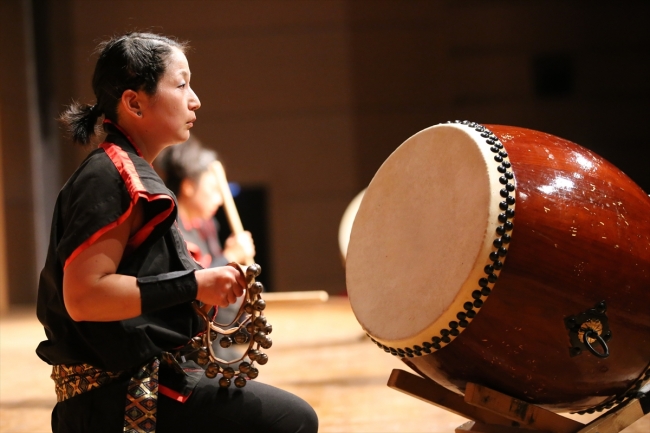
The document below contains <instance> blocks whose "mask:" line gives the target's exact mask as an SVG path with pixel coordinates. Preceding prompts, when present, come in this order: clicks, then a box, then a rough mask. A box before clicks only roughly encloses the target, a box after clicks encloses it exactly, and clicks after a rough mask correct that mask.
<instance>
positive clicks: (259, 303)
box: [253, 299, 266, 311]
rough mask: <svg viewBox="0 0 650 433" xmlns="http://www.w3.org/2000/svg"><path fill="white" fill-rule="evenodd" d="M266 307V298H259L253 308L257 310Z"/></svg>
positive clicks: (262, 309)
mask: <svg viewBox="0 0 650 433" xmlns="http://www.w3.org/2000/svg"><path fill="white" fill-rule="evenodd" d="M265 308H266V302H264V299H258V300H257V301H255V302H254V303H253V309H255V310H257V311H264V309H265Z"/></svg>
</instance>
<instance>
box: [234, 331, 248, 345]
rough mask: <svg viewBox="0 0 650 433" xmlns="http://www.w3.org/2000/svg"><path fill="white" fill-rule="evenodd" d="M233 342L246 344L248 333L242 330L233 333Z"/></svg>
mask: <svg viewBox="0 0 650 433" xmlns="http://www.w3.org/2000/svg"><path fill="white" fill-rule="evenodd" d="M235 343H237V344H246V343H248V335H246V334H244V333H243V332H238V333H236V334H235Z"/></svg>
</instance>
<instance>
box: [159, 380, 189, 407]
mask: <svg viewBox="0 0 650 433" xmlns="http://www.w3.org/2000/svg"><path fill="white" fill-rule="evenodd" d="M158 392H159V393H161V394H162V395H166V396H167V397H169V398H171V399H172V400H176V401H177V402H179V403H185V402H186V401H187V399H188V398H190V395H192V393H189V394H188V395H183V394H181V393H180V392H177V391H174V390H173V389H171V388H167V387H166V386H165V385H161V384H158Z"/></svg>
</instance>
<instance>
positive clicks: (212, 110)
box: [0, 0, 650, 303]
mask: <svg viewBox="0 0 650 433" xmlns="http://www.w3.org/2000/svg"><path fill="white" fill-rule="evenodd" d="M21 3H22V0H2V2H0V4H1V8H2V13H1V14H0V15H1V17H0V20H2V26H1V28H0V35H2V37H3V40H2V42H1V48H2V49H1V50H0V56H1V59H2V63H1V64H2V81H0V89H1V90H2V96H3V99H2V101H3V105H2V107H3V109H4V111H3V112H4V114H5V119H4V124H5V125H9V126H6V127H5V128H4V129H3V130H2V131H1V134H2V139H3V146H4V147H3V152H4V158H5V159H4V163H3V165H2V170H3V173H2V176H3V179H4V181H5V197H4V204H5V210H6V226H7V227H9V228H11V229H10V230H7V249H8V251H11V254H8V255H7V260H8V266H9V273H8V276H9V285H10V289H11V290H10V294H11V299H10V301H11V303H20V302H29V301H30V300H33V296H34V293H35V290H34V284H33V281H35V278H36V274H37V272H38V269H39V268H40V266H41V265H42V264H35V263H33V262H34V257H35V253H34V238H33V230H32V229H31V226H30V225H27V224H25V221H26V220H29V219H30V218H32V219H33V212H34V211H33V209H32V208H33V200H32V197H31V196H30V195H31V186H30V182H31V177H32V176H31V174H30V171H31V165H30V164H31V163H30V156H29V154H28V153H29V151H28V150H26V149H27V148H28V147H27V146H26V145H25V143H27V142H28V132H27V131H28V128H29V126H28V125H27V124H26V122H25V119H26V115H25V113H26V110H27V107H26V103H25V96H24V95H25V93H26V89H25V86H26V81H25V78H24V76H23V74H21V73H20V72H19V73H18V74H15V73H13V72H14V70H18V71H21V70H22V69H21V68H23V66H22V65H24V62H25V58H24V52H23V49H22V48H21V46H23V45H21V44H24V41H23V40H22V38H23V36H22V34H23V33H22V31H23V30H22V26H23V22H22V15H21V11H20V5H21ZM36 3H38V4H40V5H41V6H42V5H43V4H47V3H44V2H36ZM649 9H650V3H648V2H641V1H631V2H626V3H625V4H624V5H619V4H617V3H616V4H615V3H611V2H592V3H588V4H587V3H576V2H562V1H547V0H539V1H527V2H521V1H514V0H489V1H488V0H485V1H484V0H481V1H476V0H466V1H453V2H452V1H443V0H440V1H434V0H411V1H408V2H406V1H404V2H398V1H394V0H372V1H365V0H333V1H329V0H322V1H311V2H308V1H293V0H287V1H280V0H250V1H245V2H244V1H220V0H214V1H208V0H195V1H188V0H183V1H181V0H139V1H132V0H112V1H109V0H57V2H56V7H51V8H50V10H49V11H48V12H47V13H48V14H49V17H50V18H49V26H50V27H49V28H48V29H47V32H48V34H49V35H50V38H49V40H48V44H49V51H48V52H49V53H50V63H49V66H50V67H49V68H48V70H49V71H50V74H51V79H52V82H53V83H54V86H53V87H52V88H51V89H50V91H51V92H52V97H51V99H52V101H54V102H55V106H54V107H53V109H52V110H51V112H53V113H55V112H58V111H59V110H60V109H61V107H62V106H63V105H64V104H65V103H67V102H69V101H70V99H72V98H77V99H79V100H81V101H84V102H86V101H92V94H91V88H90V77H91V74H92V68H93V66H94V61H95V58H94V56H93V55H92V54H91V52H92V50H93V48H94V47H95V45H96V43H97V42H99V41H100V40H102V39H104V38H105V37H106V36H108V35H112V34H118V33H122V32H124V31H127V30H132V29H150V30H152V31H155V32H159V33H164V34H170V35H175V36H177V37H179V38H181V39H187V40H189V41H190V43H191V45H192V47H193V50H192V51H191V52H190V53H189V61H190V66H191V68H192V72H193V78H192V85H193V87H194V88H195V90H196V91H197V93H198V94H199V96H200V98H201V101H202V103H203V106H202V108H201V110H200V111H199V113H198V116H199V120H198V122H197V124H196V127H195V130H194V131H195V133H196V135H197V136H198V137H200V138H201V139H202V140H203V141H204V142H205V143H206V144H207V145H209V146H213V147H214V148H216V149H217V150H218V151H219V152H220V154H221V156H222V158H223V159H224V161H225V164H226V169H227V172H228V176H229V178H230V180H234V181H238V182H240V183H241V184H243V185H251V186H258V185H263V186H265V187H266V188H267V189H268V192H269V199H270V202H269V215H268V218H269V220H268V225H269V230H270V234H271V239H270V243H271V245H270V247H271V251H270V253H271V258H272V266H273V269H272V270H273V272H272V275H273V282H272V286H273V287H272V289H274V290H309V289H324V290H327V291H329V292H330V293H340V292H341V291H343V290H344V272H343V269H342V266H341V263H340V259H339V253H338V246H337V230H338V224H339V221H340V218H341V215H342V214H343V211H344V209H345V207H346V206H347V204H348V203H349V201H350V200H351V199H352V198H353V197H354V196H355V195H356V193H357V192H358V191H360V190H361V189H362V188H363V187H365V186H366V185H367V183H368V181H369V180H370V179H371V177H372V175H373V174H374V173H375V171H376V170H377V168H378V167H379V165H380V164H381V163H382V162H383V161H384V159H385V158H386V157H387V156H388V155H389V154H390V152H392V151H393V150H394V149H395V147H397V146H398V145H399V144H400V143H402V142H403V141H404V140H405V139H406V138H408V137H409V136H410V135H412V134H414V133H415V132H417V131H419V130H421V129H423V128H425V127H428V126H430V125H433V124H436V123H439V122H444V121H447V120H454V119H469V120H473V121H477V122H482V123H502V124H509V125H515V126H523V127H529V128H533V129H539V130H542V131H545V132H549V133H553V134H556V135H559V136H562V137H565V138H567V139H570V140H573V141H576V142H577V143H579V144H582V145H583V146H586V147H589V148H591V149H593V150H595V151H596V152H598V153H600V154H601V155H603V156H605V157H606V158H608V159H610V160H611V161H612V162H614V163H615V164H616V165H618V166H619V167H620V168H622V169H623V170H624V171H625V172H626V173H628V174H629V175H630V176H631V177H632V178H633V179H635V180H636V181H637V182H638V183H639V184H640V185H641V186H642V187H644V188H645V189H646V190H650V170H648V169H647V161H649V160H650V146H649V145H648V139H647V134H646V133H645V124H646V123H647V118H648V117H649V115H650V105H649V104H648V102H647V101H648V100H650V80H648V79H647V77H648V76H650V49H649V47H650V31H648V30H647V27H648V26H646V25H645V22H644V20H645V17H647V16H648V12H650V10H649ZM7 41H11V43H8V42H7ZM549 58H550V59H554V58H559V59H560V63H561V65H564V66H565V67H568V69H569V81H570V83H569V84H570V89H569V90H568V91H567V92H565V93H564V94H560V95H545V94H540V93H539V91H538V90H537V84H538V81H539V71H540V69H539V67H538V66H537V65H538V64H539V62H540V61H544V60H545V59H549ZM562 62H564V63H562ZM5 65H12V68H13V69H8V68H7V67H5ZM60 152H61V171H62V174H63V176H62V178H65V177H67V176H68V175H69V174H70V172H71V171H72V170H73V169H74V167H75V166H76V165H77V164H78V162H79V161H80V159H81V158H82V157H83V152H82V151H80V150H79V149H75V148H73V147H72V146H70V145H69V144H67V143H64V142H61V145H60Z"/></svg>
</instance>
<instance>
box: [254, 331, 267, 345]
mask: <svg viewBox="0 0 650 433" xmlns="http://www.w3.org/2000/svg"><path fill="white" fill-rule="evenodd" d="M264 337H266V334H265V333H263V332H256V333H255V335H253V340H254V341H255V342H256V343H262V341H264Z"/></svg>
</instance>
